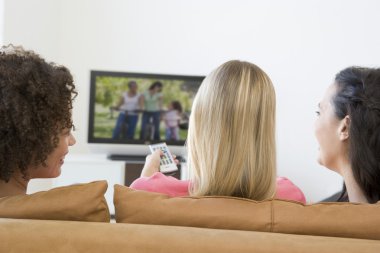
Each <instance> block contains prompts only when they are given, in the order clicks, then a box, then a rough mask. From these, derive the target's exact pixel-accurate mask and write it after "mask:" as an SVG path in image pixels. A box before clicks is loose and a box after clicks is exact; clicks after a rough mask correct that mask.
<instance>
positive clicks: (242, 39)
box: [4, 0, 380, 201]
mask: <svg viewBox="0 0 380 253" xmlns="http://www.w3.org/2000/svg"><path fill="white" fill-rule="evenodd" d="M379 9H380V2H379V1H376V0H361V1H359V0H357V1H354V0H335V1H327V0H325V1H322V0H319V1H317V0H311V1H302V0H298V1H297V0H287V1H282V0H277V1H276V0H268V1H253V0H246V1H245V0H193V1H178V0H160V1H156V0H54V1H53V0H5V9H4V10H5V11H4V14H5V17H4V18H5V20H4V42H5V43H8V42H13V43H15V44H22V45H24V46H25V47H27V48H31V49H34V50H35V51H37V52H39V53H41V54H42V55H43V56H45V57H46V58H47V59H48V60H51V61H55V62H58V63H61V64H64V65H66V66H68V67H69V68H70V69H71V71H72V73H73V75H74V78H75V80H76V84H77V86H78V90H79V94H80V95H79V97H78V99H77V101H76V104H75V110H74V121H75V124H76V126H77V128H78V131H77V132H76V133H75V134H76V137H77V145H76V147H74V148H73V149H72V152H74V153H86V152H88V145H87V143H86V139H87V118H88V113H87V112H88V95H89V71H90V69H98V70H112V71H134V72H154V73H168V74H191V75H205V74H207V73H209V72H210V71H211V70H212V69H213V68H215V67H216V66H218V65H219V64H221V63H223V62H224V61H226V60H229V59H242V60H248V61H251V62H254V63H256V64H258V65H259V66H261V67H262V68H263V69H264V70H265V71H266V72H267V73H268V74H269V76H270V77H271V78H272V80H273V82H274V85H275V88H276V92H277V108H278V110H277V112H278V115H277V141H278V167H279V175H282V176H287V177H288V178H290V179H291V180H293V181H294V182H295V183H296V184H297V185H299V186H300V187H301V188H302V189H303V190H304V192H305V193H306V195H307V199H308V200H309V201H317V200H319V199H322V198H323V197H326V196H328V195H330V194H332V193H334V192H336V191H337V190H339V189H340V187H341V179H340V177H339V176H337V175H335V174H334V173H332V172H330V171H328V170H327V169H325V168H323V167H321V166H319V165H318V164H317V163H316V157H317V154H318V145H317V143H316V141H315V139H314V135H313V123H314V120H315V113H314V112H315V110H316V105H317V103H318V102H319V99H320V98H321V96H322V95H323V92H324V90H325V88H326V87H327V86H328V85H329V84H330V83H331V81H332V80H333V77H334V74H335V73H336V72H337V71H339V70H341V69H342V68H344V67H347V66H349V65H364V66H378V65H379V59H380V47H379V45H380V34H379V33H378V25H379V24H380V16H379V15H378V10H379Z"/></svg>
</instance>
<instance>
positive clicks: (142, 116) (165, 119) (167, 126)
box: [88, 71, 204, 145]
mask: <svg viewBox="0 0 380 253" xmlns="http://www.w3.org/2000/svg"><path fill="white" fill-rule="evenodd" d="M203 79H204V77H203V76H180V75H161V74H148V73H126V72H104V71H91V89H90V117H89V121H90V122H89V136H88V137H89V138H88V140H89V142H90V143H91V142H92V143H126V144H133V143H135V144H142V143H144V144H146V143H157V142H166V143H167V144H169V145H170V144H171V145H183V144H184V142H185V140H186V137H187V130H188V123H189V116H190V110H191V106H192V103H193V99H194V97H195V94H196V92H197V90H198V88H199V86H200V84H201V82H202V81H203Z"/></svg>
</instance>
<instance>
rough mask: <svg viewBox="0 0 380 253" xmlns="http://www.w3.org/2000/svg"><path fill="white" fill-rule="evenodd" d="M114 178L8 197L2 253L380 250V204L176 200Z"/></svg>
mask: <svg viewBox="0 0 380 253" xmlns="http://www.w3.org/2000/svg"><path fill="white" fill-rule="evenodd" d="M106 190H107V182H106V181H97V182H92V183H88V184H78V185H72V186H66V187H59V188H55V189H52V190H49V191H45V192H38V193H34V194H30V195H23V196H12V197H5V198H0V217H1V218H0V252H380V204H372V205H370V204H354V203H321V204H313V205H304V204H302V203H298V202H295V201H286V200H279V199H269V200H265V201H253V200H248V199H242V198H233V197H177V198H173V197H169V196H167V195H163V194H158V193H150V192H144V191H136V190H133V189H130V188H128V187H126V186H122V185H115V186H114V205H115V221H113V222H110V214H109V209H108V206H107V202H106V200H105V198H104V193H105V191H106Z"/></svg>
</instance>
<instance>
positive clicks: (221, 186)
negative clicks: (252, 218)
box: [130, 61, 305, 202]
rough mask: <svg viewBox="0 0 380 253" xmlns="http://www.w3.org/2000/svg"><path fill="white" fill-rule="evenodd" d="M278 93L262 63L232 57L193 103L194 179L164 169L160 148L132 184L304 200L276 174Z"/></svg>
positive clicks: (180, 192)
mask: <svg viewBox="0 0 380 253" xmlns="http://www.w3.org/2000/svg"><path fill="white" fill-rule="evenodd" d="M275 112H276V97H275V91H274V87H273V85H272V82H271V80H270V78H269V77H268V76H267V74H266V73H265V72H264V71H263V70H261V69H260V68H259V67H258V66H256V65H254V64H252V63H249V62H242V61H229V62H226V63H224V64H222V65H221V66H220V67H218V68H217V69H216V70H214V71H212V72H211V73H210V74H209V75H208V76H207V77H206V78H205V79H204V81H203V82H202V84H201V86H200V88H199V90H198V92H197V94H196V96H195V99H194V102H193V105H192V110H191V114H190V121H189V130H188V137H187V167H188V169H189V174H190V180H189V181H181V180H178V179H176V178H174V177H171V176H166V175H163V174H162V173H160V172H159V165H160V156H161V155H162V152H161V151H160V150H157V151H155V152H154V153H153V154H151V155H148V156H147V158H146V162H145V165H144V168H143V170H142V172H141V177H140V178H138V179H136V180H135V181H134V182H133V183H132V184H131V185H130V187H132V188H134V189H139V190H147V191H153V192H160V193H165V194H168V195H170V196H184V195H191V196H209V195H214V196H235V197H242V198H248V199H253V200H264V199H268V198H273V197H277V198H284V199H291V200H297V201H301V202H305V197H304V194H303V193H302V191H301V190H300V189H299V188H298V187H297V186H296V185H294V184H293V183H292V182H291V181H290V180H288V179H286V178H283V177H278V178H277V177H276V174H277V171H276V144H275V119H276V115H275Z"/></svg>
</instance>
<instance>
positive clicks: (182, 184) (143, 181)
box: [130, 172, 306, 204]
mask: <svg viewBox="0 0 380 253" xmlns="http://www.w3.org/2000/svg"><path fill="white" fill-rule="evenodd" d="M130 187H131V188H133V189H135V190H143V191H149V192H159V193H163V194H166V195H169V196H171V197H179V196H188V195H189V191H188V189H189V181H188V180H178V179H177V178H174V177H171V176H165V175H164V174H162V173H161V172H156V173H154V174H153V175H152V176H151V177H140V178H138V179H136V180H135V181H133V183H132V184H131V185H130ZM276 198H279V199H287V200H295V201H299V202H302V203H304V204H305V203H306V199H305V196H304V195H303V193H302V191H301V190H300V189H299V188H298V187H297V186H296V185H295V184H293V183H292V182H291V181H290V180H289V179H287V178H286V177H277V193H276Z"/></svg>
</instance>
